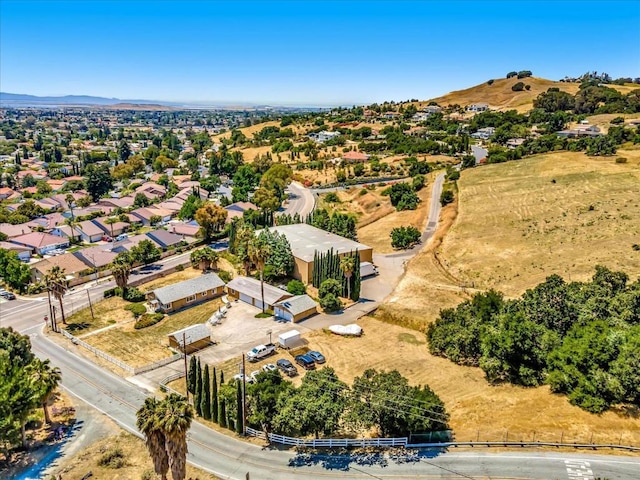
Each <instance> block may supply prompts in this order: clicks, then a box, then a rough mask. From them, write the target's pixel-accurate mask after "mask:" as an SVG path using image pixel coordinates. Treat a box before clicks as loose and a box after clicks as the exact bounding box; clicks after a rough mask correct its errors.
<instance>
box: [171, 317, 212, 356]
mask: <svg viewBox="0 0 640 480" xmlns="http://www.w3.org/2000/svg"><path fill="white" fill-rule="evenodd" d="M210 344H211V332H209V328H208V327H207V325H206V324H204V323H199V324H196V325H191V326H190V327H187V328H183V329H182V330H178V331H177V332H173V333H170V334H169V346H170V347H171V348H175V349H176V350H180V351H182V352H183V353H187V354H189V353H192V352H195V351H197V350H200V349H202V348H205V347H207V346H209V345H210ZM185 345H186V351H185Z"/></svg>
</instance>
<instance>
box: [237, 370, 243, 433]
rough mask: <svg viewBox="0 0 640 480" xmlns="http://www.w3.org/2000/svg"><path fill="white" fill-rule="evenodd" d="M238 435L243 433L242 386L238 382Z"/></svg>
mask: <svg viewBox="0 0 640 480" xmlns="http://www.w3.org/2000/svg"><path fill="white" fill-rule="evenodd" d="M236 405H237V408H236V433H238V434H240V433H243V431H242V386H241V385H240V382H236Z"/></svg>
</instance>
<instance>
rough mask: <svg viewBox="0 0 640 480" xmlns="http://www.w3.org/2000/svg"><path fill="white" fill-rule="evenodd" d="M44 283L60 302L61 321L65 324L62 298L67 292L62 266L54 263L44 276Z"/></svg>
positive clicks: (65, 277)
mask: <svg viewBox="0 0 640 480" xmlns="http://www.w3.org/2000/svg"><path fill="white" fill-rule="evenodd" d="M43 280H44V284H45V285H46V286H47V290H48V291H50V292H51V293H52V294H53V296H54V297H55V298H57V299H58V302H60V312H61V313H62V323H64V324H65V325H66V324H67V320H66V318H65V316H64V307H63V305H62V298H63V297H64V296H65V294H66V293H67V288H68V287H67V276H66V275H65V274H64V268H60V267H59V266H58V265H55V266H54V267H53V268H51V270H49V271H48V272H47V273H46V275H45V276H44V279H43Z"/></svg>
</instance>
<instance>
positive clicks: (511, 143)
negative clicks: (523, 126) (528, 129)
mask: <svg viewBox="0 0 640 480" xmlns="http://www.w3.org/2000/svg"><path fill="white" fill-rule="evenodd" d="M524 141H525V139H524V138H510V139H509V140H507V148H510V149H511V150H514V149H516V148H518V147H519V146H520V145H522V144H523V143H524Z"/></svg>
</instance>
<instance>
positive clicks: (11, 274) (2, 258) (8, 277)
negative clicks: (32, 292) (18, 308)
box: [0, 248, 31, 290]
mask: <svg viewBox="0 0 640 480" xmlns="http://www.w3.org/2000/svg"><path fill="white" fill-rule="evenodd" d="M0 277H2V278H3V279H4V281H5V282H6V283H7V284H8V285H9V286H10V287H11V288H15V289H20V290H23V289H24V288H25V286H26V285H28V284H29V281H30V280H31V271H30V269H29V266H28V265H26V264H25V263H24V262H22V261H21V260H20V259H19V258H18V254H17V253H16V252H13V251H11V250H7V249H4V248H0Z"/></svg>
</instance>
